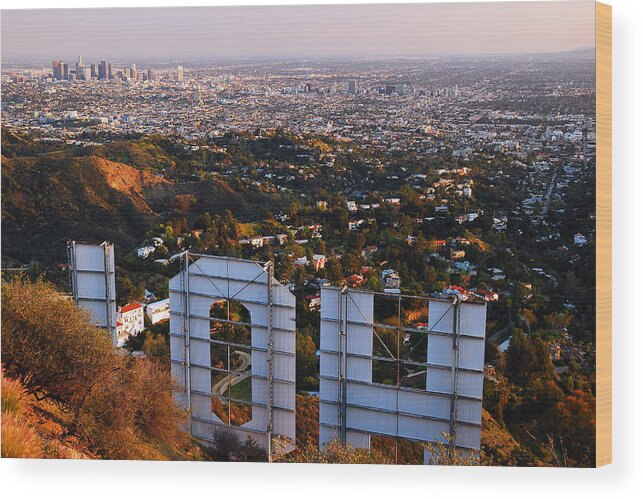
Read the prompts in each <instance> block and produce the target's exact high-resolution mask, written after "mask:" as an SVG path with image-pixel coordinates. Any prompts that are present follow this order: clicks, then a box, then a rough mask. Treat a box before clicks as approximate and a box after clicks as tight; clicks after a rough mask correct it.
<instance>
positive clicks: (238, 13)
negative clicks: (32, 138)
mask: <svg viewBox="0 0 643 499" xmlns="http://www.w3.org/2000/svg"><path fill="white" fill-rule="evenodd" d="M594 5H595V4H594V2H592V1H589V0H583V1H573V2H572V1H564V2H529V3H522V2H516V3H505V2H498V3H493V2H489V3H469V4H453V3H450V4H435V3H434V4H376V5H310V6H273V7H268V6H264V7H252V6H248V7H192V8H186V7H180V8H173V7H160V8H148V9H144V8H133V9H56V10H3V11H2V60H3V61H11V62H20V61H21V60H42V61H48V60H52V59H54V58H56V59H58V58H60V59H64V60H67V61H68V62H73V61H74V60H75V57H76V56H77V54H82V55H83V58H84V59H85V60H86V61H88V62H89V61H96V60H98V59H99V58H105V59H109V60H115V61H128V60H146V59H147V60H160V59H167V60H185V61H188V60H192V59H199V58H201V59H207V58H212V59H216V58H228V57H256V56H340V57H341V56H350V55H368V56H391V55H442V54H505V53H528V52H558V51H566V50H574V49H577V48H581V47H582V48H584V47H593V46H594V8H595V7H594Z"/></svg>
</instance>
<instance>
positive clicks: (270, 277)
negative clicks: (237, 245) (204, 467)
mask: <svg viewBox="0 0 643 499" xmlns="http://www.w3.org/2000/svg"><path fill="white" fill-rule="evenodd" d="M266 271H267V272H268V428H267V431H268V462H269V463H271V462H272V451H273V449H272V433H273V419H272V406H273V384H274V383H273V369H274V362H273V360H274V359H273V347H274V335H273V331H272V323H273V317H272V304H273V302H274V299H273V282H272V281H273V279H274V274H275V269H274V266H273V264H272V262H271V261H270V262H267V263H266Z"/></svg>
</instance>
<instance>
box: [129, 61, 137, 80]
mask: <svg viewBox="0 0 643 499" xmlns="http://www.w3.org/2000/svg"><path fill="white" fill-rule="evenodd" d="M136 74H137V73H136V64H132V69H130V72H129V75H130V78H132V79H133V80H136Z"/></svg>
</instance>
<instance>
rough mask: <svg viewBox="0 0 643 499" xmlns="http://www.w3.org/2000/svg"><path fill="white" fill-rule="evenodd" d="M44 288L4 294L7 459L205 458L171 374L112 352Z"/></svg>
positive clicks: (14, 286)
mask: <svg viewBox="0 0 643 499" xmlns="http://www.w3.org/2000/svg"><path fill="white" fill-rule="evenodd" d="M88 319H89V317H88V315H87V314H86V313H85V312H83V311H81V310H79V309H77V308H76V307H75V306H74V304H73V303H72V302H71V301H70V300H67V299H65V298H64V297H62V296H61V295H59V294H58V293H57V292H56V291H55V290H54V288H53V287H52V286H51V285H49V284H45V283H44V282H42V281H38V282H36V283H30V282H28V281H26V280H23V279H15V280H12V281H8V282H6V281H5V282H3V286H2V371H3V372H2V456H3V457H46V458H102V459H155V460H167V459H181V460H185V459H201V458H202V454H201V450H200V447H199V446H197V445H196V444H195V443H194V441H193V440H192V439H191V437H190V436H189V435H188V434H187V433H185V432H184V431H183V429H182V428H183V425H184V423H185V417H186V414H185V411H183V410H182V409H181V408H179V407H178V406H177V405H176V404H175V403H174V400H173V398H172V380H171V376H170V373H169V369H168V366H167V365H165V364H163V363H161V362H158V361H155V360H149V359H146V358H134V357H131V356H129V355H124V354H123V352H121V351H116V350H114V349H113V348H112V345H111V341H110V339H109V337H108V335H107V334H106V333H105V331H104V330H101V329H98V328H96V327H93V326H91V325H90V323H89V320H88Z"/></svg>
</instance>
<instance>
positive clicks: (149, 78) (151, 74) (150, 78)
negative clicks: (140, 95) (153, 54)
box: [147, 68, 154, 81]
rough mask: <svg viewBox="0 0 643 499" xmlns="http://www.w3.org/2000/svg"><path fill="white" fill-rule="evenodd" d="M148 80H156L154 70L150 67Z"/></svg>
mask: <svg viewBox="0 0 643 499" xmlns="http://www.w3.org/2000/svg"><path fill="white" fill-rule="evenodd" d="M147 80H148V81H154V72H153V71H152V70H151V69H150V68H147Z"/></svg>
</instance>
